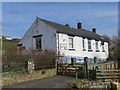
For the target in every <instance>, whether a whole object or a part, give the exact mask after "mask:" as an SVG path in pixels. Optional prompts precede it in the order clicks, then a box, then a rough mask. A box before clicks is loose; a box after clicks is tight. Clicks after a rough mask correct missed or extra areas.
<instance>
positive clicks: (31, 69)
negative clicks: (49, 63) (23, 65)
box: [28, 60, 34, 74]
mask: <svg viewBox="0 0 120 90" xmlns="http://www.w3.org/2000/svg"><path fill="white" fill-rule="evenodd" d="M33 72H34V61H33V60H28V73H29V74H31V73H33Z"/></svg>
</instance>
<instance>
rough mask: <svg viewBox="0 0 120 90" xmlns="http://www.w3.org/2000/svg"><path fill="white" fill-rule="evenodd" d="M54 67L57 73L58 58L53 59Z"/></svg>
mask: <svg viewBox="0 0 120 90" xmlns="http://www.w3.org/2000/svg"><path fill="white" fill-rule="evenodd" d="M55 69H56V74H57V75H58V59H55Z"/></svg>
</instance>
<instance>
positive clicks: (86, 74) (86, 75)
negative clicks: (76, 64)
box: [84, 57, 88, 79]
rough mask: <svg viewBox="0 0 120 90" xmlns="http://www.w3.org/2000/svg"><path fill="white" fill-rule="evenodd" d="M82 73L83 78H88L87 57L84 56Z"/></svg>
mask: <svg viewBox="0 0 120 90" xmlns="http://www.w3.org/2000/svg"><path fill="white" fill-rule="evenodd" d="M84 73H85V78H86V79H88V57H85V58H84Z"/></svg>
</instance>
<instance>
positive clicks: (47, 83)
mask: <svg viewBox="0 0 120 90" xmlns="http://www.w3.org/2000/svg"><path fill="white" fill-rule="evenodd" d="M74 80H75V78H74V77H68V76H60V75H58V76H53V77H49V78H45V79H40V80H33V81H27V82H22V83H17V84H13V85H8V86H4V87H3V88H71V87H70V84H69V83H70V82H72V81H74Z"/></svg>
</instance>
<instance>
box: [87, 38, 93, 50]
mask: <svg viewBox="0 0 120 90" xmlns="http://www.w3.org/2000/svg"><path fill="white" fill-rule="evenodd" d="M91 49H92V48H91V40H88V50H91Z"/></svg>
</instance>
